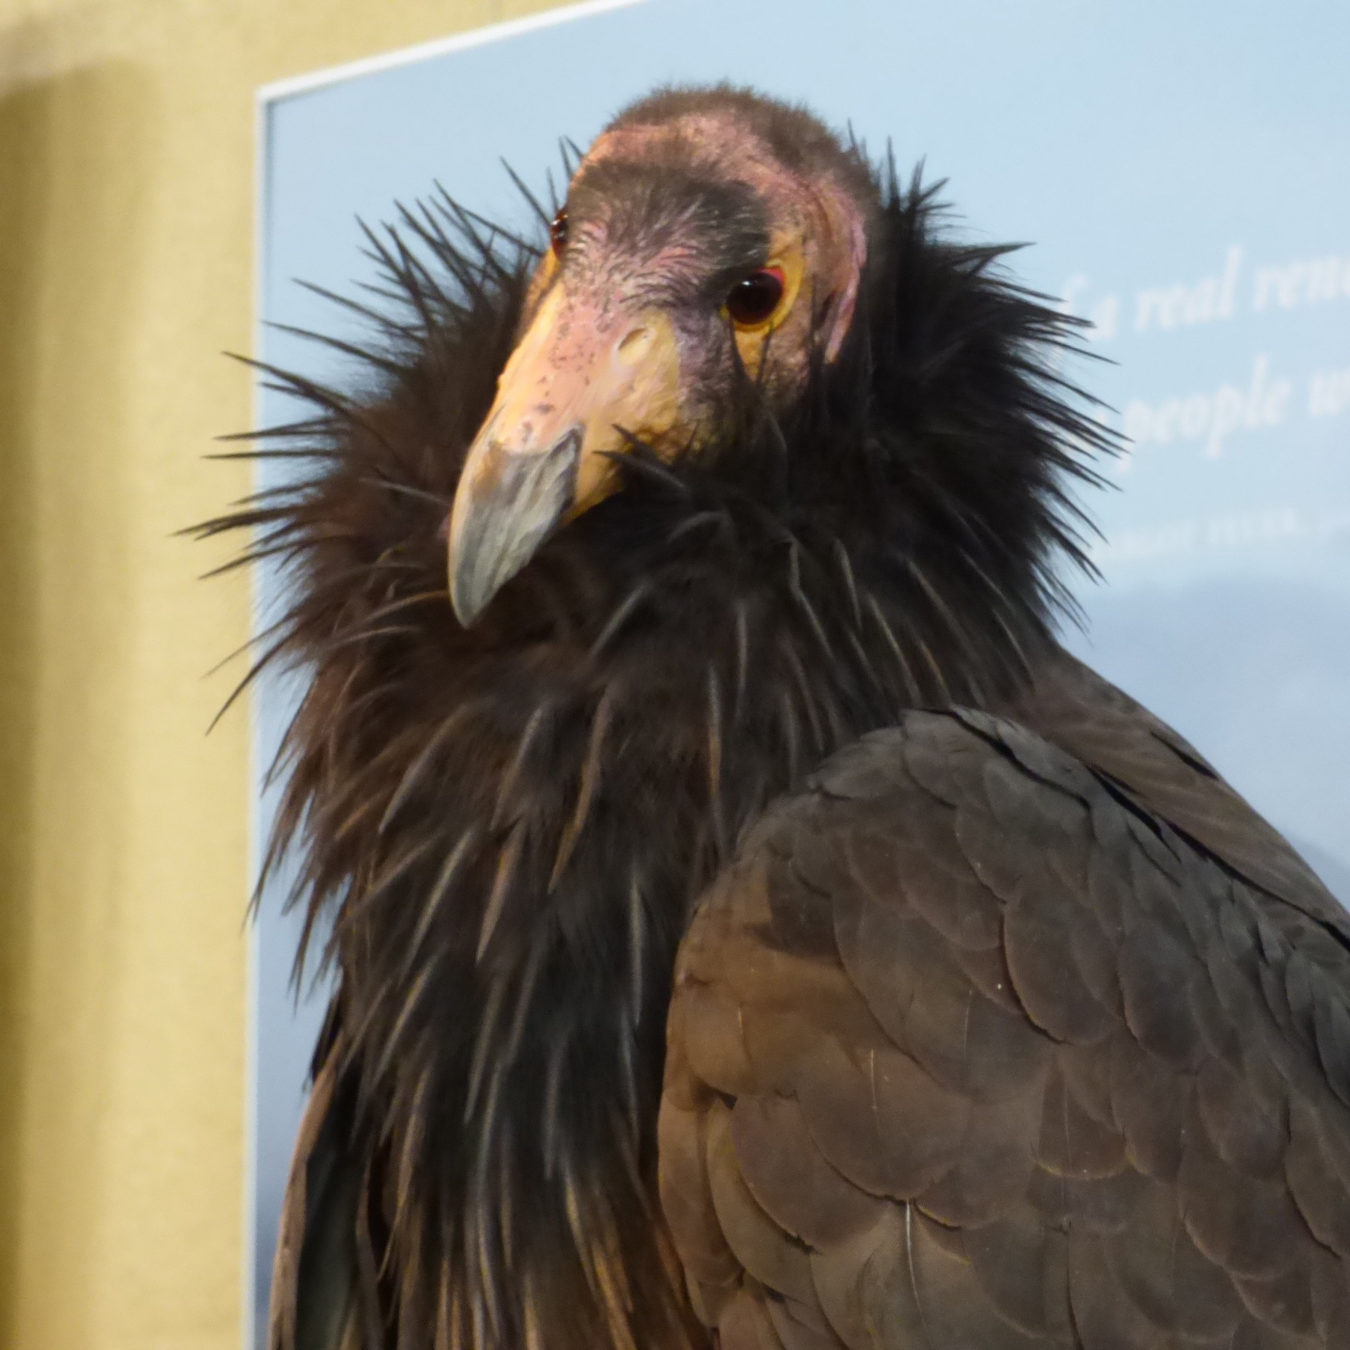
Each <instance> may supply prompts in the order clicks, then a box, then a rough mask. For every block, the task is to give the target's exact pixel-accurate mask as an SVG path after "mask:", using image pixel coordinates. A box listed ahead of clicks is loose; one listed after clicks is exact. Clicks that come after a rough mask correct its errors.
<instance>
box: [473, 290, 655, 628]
mask: <svg viewBox="0 0 1350 1350" xmlns="http://www.w3.org/2000/svg"><path fill="white" fill-rule="evenodd" d="M679 390H680V360H679V349H678V346H677V343H676V335H675V330H674V327H673V326H672V325H671V323H670V321H669V319H668V318H667V317H666V316H665V315H664V314H662V313H661V312H660V311H659V310H655V309H645V310H641V311H638V312H633V311H631V310H628V311H625V310H623V309H621V308H619V307H617V306H608V305H600V304H596V303H593V302H591V301H589V300H588V299H586V298H583V297H570V296H569V295H568V294H567V292H566V290H565V289H564V286H563V284H562V282H561V281H559V282H558V283H556V284H555V285H554V286H553V287H552V289H551V290H550V291H549V292H548V293H547V295H546V296H545V297H544V299H543V302H542V303H541V304H540V306H539V310H538V312H537V313H536V314H535V316H534V318H533V319H532V320H531V322H530V325H529V327H528V328H527V329H526V331H525V334H524V336H523V337H522V338H521V340H520V343H519V344H518V346H517V347H516V349H515V351H514V352H513V353H512V355H511V359H510V360H509V361H508V362H507V363H506V368H505V369H504V370H503V371H502V375H501V379H500V380H499V382H498V385H497V398H496V401H495V402H494V403H493V405H492V408H491V410H490V411H489V412H488V415H487V419H486V421H485V422H484V423H483V426H482V429H481V430H480V431H479V433H478V435H477V437H476V438H475V439H474V442H473V444H472V445H471V446H470V447H469V452H468V456H467V458H466V459H465V463H464V472H463V475H462V476H461V478H460V482H459V487H458V489H457V490H456V492H455V501H454V507H453V509H452V511H451V514H450V543H449V557H448V566H449V580H450V599H451V602H452V603H453V605H454V607H455V613H456V614H457V615H458V616H459V619H460V622H461V623H464V624H466V625H467V624H471V623H472V622H473V621H474V619H476V618H477V617H478V615H479V614H480V613H481V612H482V610H483V608H484V607H485V606H486V605H487V603H488V602H489V601H490V600H491V599H492V597H493V596H494V595H495V594H496V593H497V591H498V590H499V589H500V588H501V587H502V586H503V585H504V584H505V583H506V582H507V581H508V580H510V578H511V577H513V576H515V574H516V573H517V572H519V571H520V569H521V568H522V567H524V566H525V564H526V563H527V562H529V560H530V558H531V557H533V556H534V553H535V551H536V550H537V549H538V548H539V546H540V545H541V544H542V543H543V541H544V540H545V539H546V538H547V537H548V536H549V534H551V533H552V532H553V530H554V529H555V528H556V527H557V526H558V525H559V524H560V523H561V522H562V521H564V520H566V519H570V518H572V517H574V516H577V515H580V514H581V513H582V512H583V511H585V510H587V509H588V508H589V507H591V506H594V505H595V504H596V503H597V502H598V501H600V500H602V499H603V498H604V497H605V496H607V495H608V494H609V493H610V492H611V491H612V490H613V486H614V481H615V474H616V469H615V466H614V464H613V461H612V459H611V458H610V454H611V452H614V451H621V450H623V449H624V448H625V446H626V445H627V444H629V441H628V439H627V436H636V437H639V438H649V437H659V436H662V435H664V434H665V433H667V432H669V431H670V430H671V429H672V428H673V427H674V426H675V424H676V420H677V417H678V414H679V405H680V399H679ZM620 428H621V429H622V430H620ZM625 433H627V436H626V435H625Z"/></svg>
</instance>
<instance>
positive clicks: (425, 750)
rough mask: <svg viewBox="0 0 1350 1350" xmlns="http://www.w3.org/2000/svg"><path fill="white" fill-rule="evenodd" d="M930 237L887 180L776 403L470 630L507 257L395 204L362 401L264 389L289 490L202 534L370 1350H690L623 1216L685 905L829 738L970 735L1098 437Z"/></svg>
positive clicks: (1034, 602)
mask: <svg viewBox="0 0 1350 1350" xmlns="http://www.w3.org/2000/svg"><path fill="white" fill-rule="evenodd" d="M934 209H935V208H934V205H933V200H932V195H931V192H924V191H921V190H919V189H918V188H917V186H916V187H914V188H912V189H910V190H909V191H908V192H902V191H900V190H898V189H897V188H896V186H895V184H894V182H893V181H891V182H890V184H889V190H888V192H887V193H886V194H885V205H884V208H883V211H882V213H881V217H880V219H879V222H878V225H877V237H876V238H875V239H874V240H873V242H872V260H871V263H870V264H869V275H868V277H867V281H866V285H865V287H864V294H863V301H862V304H861V306H860V310H859V316H858V320H857V322H856V324H855V332H854V334H853V335H852V337H851V338H850V341H849V344H848V346H847V347H846V350H845V352H844V354H843V355H842V356H841V358H840V360H839V362H838V363H837V364H836V366H835V367H833V368H832V369H830V370H829V371H824V372H819V373H818V378H817V379H816V380H815V381H814V382H813V385H812V387H811V389H810V390H809V391H808V394H807V396H806V397H805V398H804V399H803V400H802V402H801V404H800V405H799V406H798V407H796V408H795V409H794V410H792V411H791V412H789V413H787V414H785V415H783V416H781V417H779V418H772V417H769V416H767V415H765V414H764V412H763V409H762V408H759V407H757V406H755V405H754V404H753V399H751V402H750V403H748V404H747V411H746V413H745V415H744V416H741V417H740V418H738V419H736V420H735V425H734V429H733V431H731V432H729V433H728V434H727V435H726V436H724V437H723V438H722V440H721V442H720V443H719V444H718V445H716V446H710V447H707V448H706V449H705V451H704V452H702V453H701V454H699V455H696V456H692V457H690V458H689V459H688V460H686V461H684V462H682V463H680V464H677V465H676V466H674V467H668V466H664V465H662V464H660V463H659V461H657V460H656V459H655V458H654V457H650V458H649V457H645V456H643V455H642V454H641V453H640V452H639V453H638V454H636V455H635V456H634V457H633V458H632V459H631V461H630V464H629V466H628V468H627V470H626V486H625V489H624V490H623V491H622V492H620V493H618V494H616V495H615V496H614V497H613V498H611V499H610V500H609V501H608V502H606V503H605V504H604V505H602V506H601V507H599V508H596V509H595V510H594V511H592V512H591V513H589V514H588V515H587V516H584V517H582V518H581V519H580V520H578V521H577V522H575V523H574V524H573V525H571V526H570V527H568V528H567V529H565V530H564V531H562V532H561V533H560V534H559V535H558V536H557V537H556V538H554V539H553V540H552V541H551V542H550V543H549V544H548V545H546V546H545V548H544V549H543V551H542V552H541V553H540V554H539V556H538V557H537V559H536V560H535V562H534V563H533V564H532V565H531V566H530V567H529V568H527V569H526V571H525V572H524V573H522V575H521V576H520V577H519V578H517V579H516V581H514V582H513V583H511V584H510V585H509V586H508V587H507V588H506V590H505V591H503V592H502V594H501V595H500V596H499V597H498V599H497V600H496V601H495V602H494V604H493V605H492V607H491V608H490V609H489V611H488V612H487V613H486V614H485V615H484V617H483V619H482V620H481V621H480V623H479V624H478V625H476V626H475V627H474V628H473V629H472V630H469V631H465V630H462V629H461V628H459V627H458V626H457V624H456V623H455V621H454V618H453V615H452V613H451V611H450V608H449V605H448V602H447V598H446V595H445V588H444V579H443V578H444V563H443V542H442V534H441V530H442V525H443V521H444V517H445V511H446V509H447V507H448V503H449V501H450V498H451V496H452V494H453V490H454V486H455V482H456V478H457V474H458V471H459V463H460V457H461V456H462V453H463V450H464V447H465V446H467V445H468V443H469V441H470V440H471V438H472V436H473V433H474V431H475V430H476V427H477V424H478V421H479V419H481V417H482V416H483V413H484V411H485V410H486V408H487V406H488V404H489V402H490V400H491V397H492V392H493V382H494V379H495V375H496V372H497V370H498V369H500V366H501V364H502V363H503V362H504V360H505V358H506V356H507V354H508V351H509V346H510V342H511V337H512V334H513V332H514V329H515V325H516V317H517V313H518V310H519V306H520V303H521V297H522V295H523V291H524V287H525V279H526V272H527V267H528V263H529V260H530V259H529V255H528V253H527V251H525V250H522V251H521V252H520V254H519V255H518V256H516V257H513V258H503V257H502V256H501V254H500V253H499V252H496V251H494V249H493V248H492V246H491V245H490V244H488V243H487V242H485V241H483V240H482V239H481V238H480V236H479V235H478V234H477V233H476V231H475V225H474V222H473V221H472V219H471V218H469V217H467V216H466V215H465V214H463V213H458V214H457V213H456V210H455V208H453V207H452V206H450V205H449V204H446V205H445V207H444V212H445V218H444V221H443V223H441V224H437V223H435V221H434V219H433V218H432V217H427V218H419V217H412V216H407V217H405V221H404V233H405V235H411V236H412V242H413V243H415V244H417V245H420V247H421V249H422V250H423V252H424V253H425V254H426V255H428V258H427V262H422V261H413V260H412V255H411V253H410V252H409V250H408V249H407V248H406V247H405V246H404V245H403V244H402V243H398V242H395V243H393V244H390V243H385V242H381V241H378V240H377V241H375V242H376V248H377V251H378V253H379V256H380V260H381V263H382V265H383V267H384V269H385V270H386V272H387V273H388V276H389V280H390V281H391V282H392V283H393V285H394V287H395V289H396V290H398V291H399V293H400V294H401V295H402V296H404V297H405V298H406V302H407V308H406V313H405V314H403V315H400V316H396V317H394V318H388V317H386V318H383V319H382V320H381V323H382V327H383V335H382V340H381V345H380V347H379V350H378V351H376V352H374V353H372V354H371V356H370V363H371V366H372V368H373V369H374V370H375V371H376V372H377V373H378V374H379V376H380V378H381V380H382V383H383V392H382V394H381V395H380V396H379V397H378V398H376V399H372V400H370V401H368V402H365V403H362V404H360V405H358V404H355V403H353V402H351V401H349V400H347V399H345V398H343V397H342V396H340V395H339V394H337V393H335V392H332V391H328V390H324V389H320V388H318V387H317V386H315V385H313V384H310V383H308V382H306V381H304V380H301V379H299V378H298V377H291V376H285V375H280V373H279V372H274V373H276V374H278V375H279V377H280V378H281V379H282V381H283V383H286V384H288V386H289V387H290V388H292V389H293V390H294V391H296V392H298V393H300V394H301V395H302V396H303V397H305V398H307V399H309V400H310V402H311V403H312V404H314V405H315V414H316V415H315V419H314V420H313V421H309V422H306V423H304V424H301V425H299V426H298V427H297V428H294V429H292V430H291V431H290V433H289V434H290V435H291V436H292V437H293V438H295V439H297V440H298V441H299V443H300V447H301V449H302V451H303V452H304V453H305V454H308V455H312V457H313V472H312V474H311V475H310V476H309V477H306V478H304V479H303V480H301V481H299V482H297V483H294V484H292V485H290V486H287V487H285V488H282V489H279V490H277V491H276V492H275V493H274V494H272V496H271V499H270V500H268V501H265V502H263V503H262V504H261V505H259V506H257V507H256V508H254V509H251V510H249V511H247V512H245V513H242V514H240V515H238V516H235V517H231V518H229V519H227V520H225V521H221V522H216V523H215V525H214V526H213V527H212V528H218V527H224V526H227V525H229V526H233V525H241V524H242V525H252V526H255V527H259V528H260V530H261V533H260V534H259V536H258V540H259V542H258V544H257V546H256V547H255V548H254V550H253V551H252V552H251V554H250V555H249V556H252V557H257V556H267V555H270V554H280V555H281V556H282V557H283V559H284V560H285V561H286V562H287V563H288V565H289V566H290V568H291V569H292V579H293V582H294V590H293V595H292V607H291V610H290V612H289V614H288V616H287V618H286V620H285V622H284V623H283V625H282V627H281V630H280V637H279V640H278V642H277V644H276V646H275V647H274V649H273V652H272V653H269V655H268V657H266V658H264V660H269V659H288V658H290V659H295V660H297V661H299V662H301V663H302V664H303V665H304V666H305V667H306V668H307V669H308V671H309V672H310V675H311V680H310V683H309V686H308V689H307V692H306V694H305V696H304V699H303V701H302V704H301V706H300V709H299V711H298V713H297V715H296V717H295V720H294V722H293V724H292V726H291V728H290V730H289V732H288V735H287V738H286V743H285V746H284V749H283V752H282V754H283V758H284V762H285V768H286V771H287V773H288V775H289V777H288V780H287V788H286V794H285V800H284V805H283V807H282V810H281V813H280V816H279V820H278V824H277V831H276V840H275V844H274V851H273V859H275V857H276V855H277V854H278V853H279V852H280V851H281V850H283V849H284V848H286V847H294V848H295V849H296V850H298V853H299V856H300V859H301V862H302V869H303V870H302V876H301V882H300V887H299V895H300V898H301V899H302V901H303V903H305V904H306V905H307V906H308V910H309V913H310V915H311V917H312V918H313V919H315V920H317V919H318V918H319V916H321V915H323V914H326V913H327V914H331V917H332V922H333V928H332V934H333V935H332V938H331V941H330V944H329V947H328V953H327V954H328V957H329V959H330V960H331V961H332V962H333V963H334V964H335V966H336V968H337V971H338V973H339V977H340V982H339V987H338V992H337V995H336V1004H335V1017H334V1022H333V1031H332V1034H331V1036H330V1037H329V1038H328V1039H327V1041H326V1043H325V1045H324V1046H322V1047H321V1057H322V1063H321V1066H320V1067H321V1068H325V1069H326V1071H327V1072H328V1073H329V1074H330V1076H333V1077H335V1078H336V1079H337V1080H338V1081H340V1082H341V1083H342V1084H343V1085H344V1092H343V1095H342V1098H341V1100H342V1102H343V1103H345V1105H344V1106H343V1110H344V1111H345V1112H346V1114H347V1118H346V1120H345V1123H344V1129H345V1130H346V1131H347V1132H348V1133H349V1136H350V1138H349V1141H348V1147H349V1152H350V1155H351V1161H352V1163H353V1165H354V1166H355V1167H356V1168H357V1169H358V1172H359V1175H360V1181H359V1186H360V1189H361V1191H362V1194H363V1195H364V1197H365V1198H364V1200H363V1202H362V1203H361V1204H359V1205H357V1206H356V1207H355V1212H354V1214H353V1216H352V1218H351V1223H352V1232H351V1243H352V1251H353V1252H354V1254H355V1255H354V1259H353V1269H354V1271H355V1275H356V1278H357V1281H358V1285H359V1287H360V1294H359V1302H360V1304H361V1306H362V1309H363V1315H364V1317H365V1319H366V1324H367V1327H368V1329H369V1330H368V1334H369V1335H370V1336H371V1337H375V1336H377V1335H378V1336H383V1337H385V1338H387V1339H388V1341H389V1343H390V1344H394V1343H401V1342H396V1341H395V1340H394V1339H393V1337H394V1335H395V1334H396V1331H397V1328H398V1327H400V1326H402V1327H403V1328H410V1327H427V1326H432V1327H436V1328H437V1329H438V1330H437V1333H436V1341H435V1343H436V1345H437V1346H438V1347H439V1346H451V1345H453V1346H488V1345H524V1346H527V1347H533V1346H534V1345H540V1344H543V1343H544V1341H545V1340H547V1342H548V1344H550V1345H551V1346H562V1347H567V1346H572V1345H576V1346H581V1345H585V1346H588V1347H591V1346H597V1345H614V1346H623V1345H658V1344H659V1345H667V1344H668V1345H682V1344H696V1343H700V1341H699V1336H700V1334H701V1333H699V1332H698V1331H697V1330H696V1329H695V1328H694V1327H693V1325H692V1323H691V1321H690V1319H689V1315H688V1313H687V1310H686V1307H685V1302H684V1299H683V1295H682V1292H681V1286H680V1281H679V1279H678V1276H677V1274H676V1273H675V1270H674V1267H673V1264H672V1260H671V1258H670V1256H669V1254H668V1253H667V1252H666V1251H665V1250H664V1248H663V1246H662V1242H661V1238H660V1232H661V1228H660V1224H659V1222H658V1221H657V1220H656V1218H655V1210H654V1206H655V1199H654V1192H653V1189H652V1180H653V1174H654V1140H653V1131H654V1124H655V1116H656V1106H657V1102H658V1097H659V1091H660V1075H661V1065H662V1057H663V1046H664V1030H665V1028H664V1014H665V1007H666V1003H667V1000H668V995H669V984H670V978H671V970H672V966H673V962H674V954H675V949H676V946H677V944H678V942H679V939H680V936H681V934H682V932H683V930H684V927H685V924H686V921H687V918H688V915H689V912H690V908H691V906H692V904H693V903H694V902H695V900H696V898H697V896H698V894H699V892H700V890H701V889H702V887H703V886H704V885H705V884H706V883H707V881H708V880H709V879H710V877H711V876H712V875H713V873H714V872H715V870H716V869H717V868H718V867H719V866H720V865H721V864H722V863H724V862H725V861H726V860H727V858H728V856H729V854H730V851H731V850H732V848H733V847H734V843H735V840H736V837H737V834H738V832H739V830H740V829H741V828H742V826H744V825H745V824H746V823H747V822H748V821H750V820H752V819H753V818H754V817H755V816H756V815H757V814H758V813H759V812H760V811H761V810H762V809H763V807H764V805H765V804H766V803H767V802H768V800H769V799H770V798H772V797H773V796H775V795H777V794H779V793H781V792H783V791H785V790H787V789H789V788H790V787H791V786H792V785H793V784H794V783H797V782H798V781H799V780H800V779H801V777H802V775H803V774H804V773H805V772H807V771H809V770H810V768H811V767H812V766H813V765H814V764H815V763H817V762H819V760H820V759H821V758H823V757H824V756H825V755H827V754H828V753H829V752H830V751H831V750H832V749H834V748H836V747H838V746H839V745H841V744H844V743H846V742H847V741H849V740H851V739H853V738H854V737H856V736H858V735H859V734H861V733H863V732H865V731H867V730H869V729H872V728H875V727H879V726H884V725H887V724H889V723H891V722H893V721H894V720H895V717H896V715H897V713H898V712H899V711H900V710H901V709H902V708H904V707H907V706H914V705H916V704H917V705H931V704H940V703H947V702H961V703H967V704H976V705H982V706H996V705H997V704H998V702H999V701H1000V699H1001V698H1002V697H1003V696H1005V695H1006V694H1007V693H1008V692H1009V691H1010V690H1011V689H1013V688H1015V687H1016V686H1017V685H1018V684H1019V683H1020V682H1021V681H1022V680H1024V679H1025V678H1026V676H1027V673H1028V671H1029V670H1030V668H1031V667H1033V666H1034V665H1035V663H1036V661H1037V659H1038V653H1039V652H1040V651H1042V650H1043V649H1044V648H1045V646H1046V644H1048V643H1049V642H1050V641H1051V636H1050V628H1051V623H1052V618H1053V610H1054V608H1055V605H1056V603H1057V595H1058V591H1057V582H1056V581H1055V579H1054V576H1053V573H1052V570H1051V569H1052V567H1053V566H1054V565H1055V563H1056V562H1057V561H1059V560H1060V559H1061V558H1062V557H1063V555H1064V554H1065V553H1067V554H1068V555H1069V556H1070V557H1072V558H1078V557H1079V554H1078V552H1077V546H1076V543H1075V539H1074V535H1073V532H1072V529H1071V527H1070V526H1071V520H1072V517H1071V509H1070V508H1069V507H1068V504H1067V500H1066V498H1065V497H1064V495H1063V489H1062V481H1063V479H1064V476H1065V475H1066V474H1078V475H1080V476H1082V475H1084V474H1086V473H1087V472H1088V470H1087V469H1086V468H1085V467H1084V465H1083V463H1082V461H1081V459H1080V458H1079V457H1078V456H1079V453H1080V451H1081V450H1082V449H1083V448H1087V449H1092V448H1099V447H1101V446H1102V445H1103V441H1102V437H1101V435H1100V433H1099V432H1098V431H1097V429H1096V428H1095V427H1094V426H1093V424H1092V423H1090V422H1089V421H1087V420H1085V419H1084V418H1082V417H1081V416H1080V415H1079V414H1078V413H1076V412H1074V411H1073V410H1072V407H1071V402H1070V401H1069V400H1066V398H1065V397H1064V395H1065V394H1066V390H1065V388H1064V387H1063V386H1062V385H1058V384H1057V382H1056V380H1055V377H1054V376H1053V375H1052V373H1051V372H1050V370H1049V369H1048V368H1047V364H1046V363H1047V362H1048V361H1049V360H1050V359H1051V358H1052V357H1053V353H1054V349H1055V348H1056V347H1058V346H1062V345H1064V342H1065V328H1064V325H1063V322H1062V321H1061V319H1060V318H1059V317H1058V316H1057V315H1055V314H1054V313H1053V312H1051V311H1048V310H1046V309H1044V308H1042V307H1040V306H1039V305H1038V304H1036V303H1035V302H1034V301H1033V300H1032V299H1031V298H1030V297H1028V296H1027V295H1025V294H1023V293H1021V292H1019V291H1017V290H1016V289H1014V288H1012V287H1010V286H1009V285H1007V284H1006V283H1004V282H1003V281H1001V280H999V279H997V278H996V277H994V276H993V275H991V272H990V265H991V264H992V263H993V262H994V261H995V260H996V258H997V255H998V251H997V250H984V251H979V250H973V249H963V248H959V247H956V246H954V245H951V244H947V243H943V242H941V241H939V240H936V239H935V238H934V237H933V234H932V216H933V212H934ZM428 262H429V263H430V264H431V265H430V266H428ZM435 271H439V272H441V273H442V274H443V277H444V279H443V280H441V281H436V280H433V275H434V272H435ZM751 392H752V393H753V391H751ZM282 434H283V437H284V436H285V435H286V434H287V432H286V431H285V429H283V433H282ZM262 453H267V452H266V451H263V452H262ZM1080 560H1081V559H1080ZM390 1256H391V1257H392V1259H388V1258H389V1257H390ZM545 1328H547V1334H545V1331H544V1329H545ZM371 1343H372V1344H376V1343H381V1342H380V1341H377V1340H374V1339H372V1342H371Z"/></svg>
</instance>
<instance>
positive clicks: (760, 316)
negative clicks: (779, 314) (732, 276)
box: [724, 267, 784, 328]
mask: <svg viewBox="0 0 1350 1350" xmlns="http://www.w3.org/2000/svg"><path fill="white" fill-rule="evenodd" d="M783 289H784V288H783V269H782V268H781V267H761V268H760V269H759V270H758V271H756V272H751V273H750V275H749V276H748V277H742V278H741V279H740V280H739V281H738V282H737V283H736V284H735V285H734V286H733V287H732V288H731V289H730V290H729V291H728V292H727V298H726V301H725V302H724V303H725V304H726V307H727V313H728V314H729V315H731V322H732V323H734V324H735V325H736V327H737V328H754V327H756V326H757V325H758V324H761V323H767V322H768V321H769V320H770V319H771V318H773V315H774V311H775V310H777V308H778V306H779V305H780V304H781V303H782V300H783Z"/></svg>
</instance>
